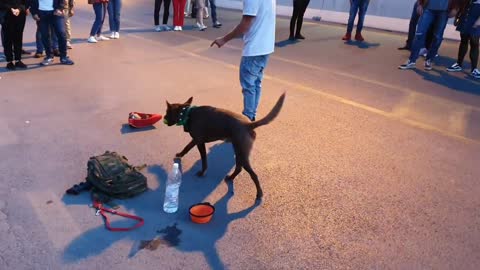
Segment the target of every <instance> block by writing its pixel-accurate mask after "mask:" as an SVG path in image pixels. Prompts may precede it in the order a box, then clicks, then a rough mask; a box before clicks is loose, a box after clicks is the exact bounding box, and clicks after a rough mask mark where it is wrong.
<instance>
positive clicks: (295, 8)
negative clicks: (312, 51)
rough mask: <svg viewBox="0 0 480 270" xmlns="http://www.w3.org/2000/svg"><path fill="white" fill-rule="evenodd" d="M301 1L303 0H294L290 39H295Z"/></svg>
mask: <svg viewBox="0 0 480 270" xmlns="http://www.w3.org/2000/svg"><path fill="white" fill-rule="evenodd" d="M300 1H302V0H293V12H292V18H291V19H290V36H289V39H291V40H292V39H294V36H295V24H296V23H297V18H298V14H299V13H300Z"/></svg>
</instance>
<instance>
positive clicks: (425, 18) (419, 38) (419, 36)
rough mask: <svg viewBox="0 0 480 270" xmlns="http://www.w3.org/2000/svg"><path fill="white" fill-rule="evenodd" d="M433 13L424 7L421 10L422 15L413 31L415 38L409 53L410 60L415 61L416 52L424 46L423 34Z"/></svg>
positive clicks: (432, 18) (428, 26) (424, 34)
mask: <svg viewBox="0 0 480 270" xmlns="http://www.w3.org/2000/svg"><path fill="white" fill-rule="evenodd" d="M434 16H435V15H434V14H433V13H432V11H431V10H429V9H426V10H424V12H423V15H422V17H421V18H420V21H419V23H418V26H417V32H416V33H415V39H414V40H413V47H412V51H411V53H410V62H416V61H417V59H418V54H419V53H420V49H421V48H422V47H423V46H425V36H426V32H427V31H428V29H429V28H430V27H431V25H432V23H433V20H434Z"/></svg>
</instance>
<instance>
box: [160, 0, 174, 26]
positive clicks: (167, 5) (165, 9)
mask: <svg viewBox="0 0 480 270" xmlns="http://www.w3.org/2000/svg"><path fill="white" fill-rule="evenodd" d="M171 2H172V0H165V1H164V2H163V21H162V23H163V24H164V25H167V24H168V17H169V16H170V3H171Z"/></svg>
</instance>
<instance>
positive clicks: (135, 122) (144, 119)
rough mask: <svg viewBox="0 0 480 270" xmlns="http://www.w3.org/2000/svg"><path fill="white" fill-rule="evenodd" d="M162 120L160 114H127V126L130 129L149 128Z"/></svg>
mask: <svg viewBox="0 0 480 270" xmlns="http://www.w3.org/2000/svg"><path fill="white" fill-rule="evenodd" d="M160 119H162V116H161V115H160V114H152V113H140V112H131V113H129V114H128V124H129V125H130V126H132V127H136V128H143V127H148V126H151V125H153V124H155V123H157V122H158V121H160Z"/></svg>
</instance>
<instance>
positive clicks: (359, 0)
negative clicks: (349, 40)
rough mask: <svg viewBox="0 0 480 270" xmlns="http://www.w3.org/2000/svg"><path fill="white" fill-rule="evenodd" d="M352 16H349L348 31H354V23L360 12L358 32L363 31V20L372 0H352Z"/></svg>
mask: <svg viewBox="0 0 480 270" xmlns="http://www.w3.org/2000/svg"><path fill="white" fill-rule="evenodd" d="M350 3H351V5H350V16H349V17H348V25H347V33H352V30H353V23H354V22H355V17H356V16H357V12H358V23H357V33H361V32H362V29H363V21H365V14H367V9H368V4H369V3H370V0H350Z"/></svg>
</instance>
